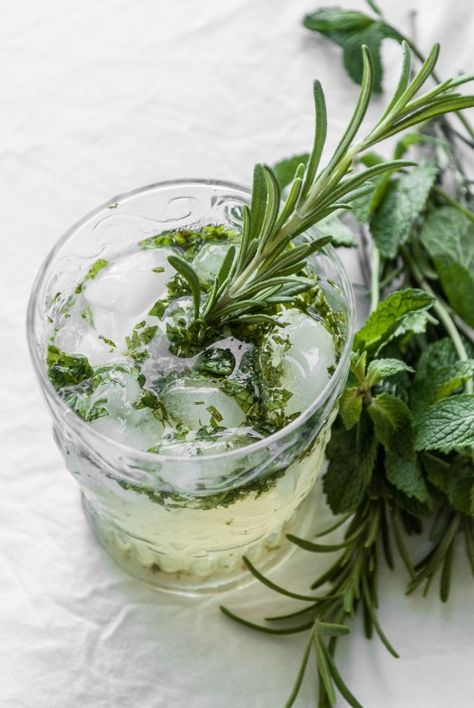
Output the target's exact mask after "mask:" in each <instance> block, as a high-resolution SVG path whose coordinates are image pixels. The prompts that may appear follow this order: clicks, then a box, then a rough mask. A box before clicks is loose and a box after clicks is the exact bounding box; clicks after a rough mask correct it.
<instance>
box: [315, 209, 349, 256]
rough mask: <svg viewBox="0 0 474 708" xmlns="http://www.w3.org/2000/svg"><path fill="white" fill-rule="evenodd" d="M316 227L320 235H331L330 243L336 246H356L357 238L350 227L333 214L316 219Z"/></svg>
mask: <svg viewBox="0 0 474 708" xmlns="http://www.w3.org/2000/svg"><path fill="white" fill-rule="evenodd" d="M317 228H318V231H320V232H321V235H322V236H330V237H331V244H332V245H333V246H336V248H355V247H356V246H357V240H356V238H355V236H354V234H353V233H352V231H351V229H350V228H349V227H348V226H346V225H345V224H343V223H342V221H341V220H340V219H339V218H338V217H337V216H336V215H335V214H331V215H330V216H327V217H326V218H325V219H321V221H318V224H317Z"/></svg>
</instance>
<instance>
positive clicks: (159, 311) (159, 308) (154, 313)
mask: <svg viewBox="0 0 474 708" xmlns="http://www.w3.org/2000/svg"><path fill="white" fill-rule="evenodd" d="M169 304H170V301H169V300H166V299H165V298H164V299H162V300H157V301H156V302H155V304H154V305H153V307H152V308H151V310H150V312H149V313H148V314H149V315H150V317H158V318H159V319H161V318H162V317H163V315H164V314H165V310H166V308H167V307H168V305H169Z"/></svg>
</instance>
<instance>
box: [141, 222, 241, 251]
mask: <svg viewBox="0 0 474 708" xmlns="http://www.w3.org/2000/svg"><path fill="white" fill-rule="evenodd" d="M239 238H240V237H239V234H238V233H237V232H236V231H234V230H233V229H229V228H227V227H226V226H223V225H215V224H209V225H207V226H204V227H203V228H202V229H177V230H176V231H164V232H162V233H161V234H157V235H156V236H151V237H150V238H146V239H144V240H143V241H140V243H139V245H140V247H141V248H144V249H148V248H163V247H168V248H169V247H171V248H177V249H179V251H180V252H181V253H182V254H183V255H184V256H185V258H187V259H188V260H192V259H193V258H194V256H195V255H196V254H197V253H198V252H199V251H200V249H201V248H202V246H203V245H204V243H217V242H219V241H237V240H238V239H239Z"/></svg>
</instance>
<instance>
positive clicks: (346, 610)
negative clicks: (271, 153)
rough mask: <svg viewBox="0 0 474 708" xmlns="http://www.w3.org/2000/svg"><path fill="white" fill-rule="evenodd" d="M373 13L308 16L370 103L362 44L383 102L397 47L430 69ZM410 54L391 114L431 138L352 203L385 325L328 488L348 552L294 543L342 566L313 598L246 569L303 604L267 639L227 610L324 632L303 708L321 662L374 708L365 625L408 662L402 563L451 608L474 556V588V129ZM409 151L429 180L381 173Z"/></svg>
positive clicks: (358, 342) (331, 681) (401, 146)
mask: <svg viewBox="0 0 474 708" xmlns="http://www.w3.org/2000/svg"><path fill="white" fill-rule="evenodd" d="M369 4H370V6H371V8H372V9H373V10H374V11H375V13H376V16H375V17H369V16H367V15H364V14H363V13H359V12H352V11H344V10H340V9H334V10H330V9H325V10H319V11H318V12H315V13H313V14H312V15H310V16H308V17H306V18H305V25H306V27H308V28H309V29H312V30H314V31H317V32H319V33H321V34H323V35H325V36H326V37H328V38H329V39H331V40H332V41H334V42H336V43H337V44H338V45H340V46H341V47H342V48H343V59H344V66H345V67H346V69H347V70H348V72H349V74H350V75H351V76H352V78H353V79H354V80H355V81H356V82H358V83H361V85H362V93H363V92H364V87H365V85H366V81H367V69H366V68H365V67H364V59H363V56H364V55H361V52H360V45H361V43H365V44H367V45H368V46H369V47H370V49H371V51H372V53H373V59H374V64H373V74H372V83H373V88H374V90H378V91H381V88H382V85H381V79H382V73H383V72H382V64H381V60H380V44H381V42H382V40H383V39H384V38H391V39H395V40H397V41H399V42H402V43H403V44H404V46H405V47H407V46H408V44H409V45H410V46H411V49H412V51H414V53H415V54H416V55H417V56H418V57H419V58H420V57H421V54H420V52H419V50H418V49H417V48H416V47H414V45H413V42H412V41H411V40H409V39H408V38H406V37H404V36H403V34H402V33H401V32H399V31H398V30H396V29H395V28H393V27H392V26H391V25H389V24H388V23H387V22H386V21H385V20H384V18H382V16H381V13H380V10H379V9H378V8H377V6H376V5H375V4H374V3H373V2H370V3H369ZM407 56H408V55H407V50H406V49H405V56H404V69H403V72H402V79H401V84H399V88H398V89H397V91H396V94H395V96H394V97H393V98H392V99H391V100H390V102H389V104H388V107H387V108H386V110H385V113H384V114H383V115H384V116H385V117H387V116H391V115H393V111H394V110H396V109H395V108H394V107H395V106H397V105H399V104H400V101H401V102H402V103H403V101H404V99H402V98H401V97H402V96H406V95H407V93H408V94H410V99H409V100H410V101H411V102H412V103H411V111H412V113H411V115H412V116H413V115H414V116H415V118H416V116H417V114H418V116H419V117H420V116H423V118H422V120H420V121H415V119H413V118H410V117H408V118H407V117H406V115H407V114H406V111H407V108H406V104H405V107H404V108H402V116H401V117H399V118H398V119H397V121H396V123H395V125H397V122H398V124H400V122H401V123H402V124H403V125H404V127H406V128H408V129H411V128H412V127H413V126H414V125H415V122H417V123H418V122H419V123H421V124H422V127H421V129H420V130H419V131H418V132H405V133H404V135H403V137H402V138H401V140H400V141H399V142H398V144H397V145H396V147H395V150H394V160H393V161H391V162H387V161H386V160H385V159H384V158H383V157H382V156H381V155H379V154H377V153H374V152H372V151H366V150H364V151H358V150H357V151H354V150H353V151H352V152H351V159H352V160H353V161H355V162H358V163H359V166H360V167H365V169H366V171H367V170H371V171H372V172H371V183H372V184H371V187H370V189H369V190H366V191H364V193H363V194H358V195H356V197H355V198H354V199H352V200H351V208H352V213H353V216H355V217H356V219H357V220H358V222H359V227H360V231H361V237H362V246H361V259H362V265H363V266H364V270H365V272H366V273H367V281H368V291H369V294H370V311H371V312H370V315H369V318H368V320H367V322H366V324H365V325H364V326H363V327H362V329H361V330H360V331H359V332H358V333H357V335H356V337H355V341H354V351H353V355H352V364H351V370H350V375H349V379H348V382H347V386H346V389H345V391H344V393H343V396H342V398H341V401H340V412H339V416H338V419H337V421H336V423H335V425H334V427H333V430H332V437H331V441H330V443H329V445H328V450H327V456H328V459H329V465H328V469H327V472H326V474H325V476H324V480H323V486H324V492H325V494H326V498H327V501H328V503H329V506H330V508H331V510H332V511H333V512H334V514H335V515H337V520H336V522H335V524H334V525H333V526H332V527H331V528H330V529H327V530H326V531H325V532H323V533H322V534H320V536H324V535H326V534H327V533H329V532H331V531H333V530H335V529H336V528H339V529H341V530H342V540H341V541H340V542H339V543H336V544H325V543H324V542H321V541H320V539H319V538H316V539H315V540H314V541H313V540H311V541H310V540H305V539H300V538H296V537H294V536H290V537H289V538H290V540H291V541H292V542H293V543H295V544H296V545H298V546H299V547H300V548H301V549H303V551H304V552H307V553H308V552H310V553H316V554H319V553H337V556H336V560H335V561H334V562H333V564H332V565H331V566H330V568H329V570H327V571H326V572H325V573H324V574H323V575H321V576H320V577H317V578H316V579H315V581H314V583H313V585H312V587H311V591H309V590H308V591H304V590H303V591H302V592H301V593H296V592H291V591H289V590H287V589H285V588H283V587H280V586H278V585H276V584H275V583H273V582H272V581H271V580H269V579H268V578H266V577H265V576H263V575H262V574H261V573H260V572H259V571H258V569H257V568H255V567H254V566H253V564H252V563H251V562H250V561H249V560H248V559H245V562H246V565H247V567H248V568H249V570H250V571H251V572H252V573H253V574H254V575H255V577H256V578H257V579H258V580H260V581H261V582H262V583H263V584H264V585H266V586H267V587H268V588H269V589H271V590H273V591H276V592H278V593H280V594H282V595H284V596H286V597H288V598H291V600H293V601H295V600H296V601H299V602H300V603H301V605H300V606H299V607H297V608H296V609H295V610H292V611H290V612H289V613H287V614H285V615H281V616H278V617H271V618H267V622H266V624H261V625H258V624H254V623H252V622H248V621H247V620H245V619H243V618H242V617H240V616H238V615H236V614H235V613H234V612H231V611H230V610H228V609H226V608H223V611H224V612H225V613H226V614H227V615H228V616H229V617H231V618H232V619H234V620H236V621H238V622H240V623H242V624H244V625H246V626H249V627H251V628H253V629H257V630H259V631H262V632H266V633H270V634H273V635H288V634H293V633H298V632H307V633H308V641H307V644H306V648H305V650H304V654H303V658H302V663H301V669H300V671H299V674H298V676H297V678H296V682H295V685H294V687H293V690H292V691H291V694H290V696H289V698H288V701H287V703H286V706H287V708H288V707H290V706H292V705H293V704H294V703H295V701H296V698H297V695H298V692H299V689H300V687H301V683H302V680H303V677H304V675H305V672H306V669H307V667H308V665H309V660H310V657H311V655H312V654H313V653H314V655H315V658H316V667H317V669H316V671H317V677H318V680H319V683H318V685H319V699H318V706H319V708H326V707H327V706H331V705H334V704H335V703H336V697H337V693H338V692H339V694H340V695H341V696H342V697H343V698H344V699H345V701H346V702H347V703H348V704H350V705H351V706H360V703H359V702H358V700H357V698H356V697H355V696H354V695H353V694H352V693H351V691H350V690H349V688H348V687H347V686H346V684H345V683H344V680H343V678H342V676H341V673H340V670H339V668H338V667H337V665H336V660H335V650H336V646H337V642H338V641H339V638H340V637H341V636H343V635H347V634H349V633H350V624H351V622H352V620H353V619H354V617H355V616H356V614H359V613H360V614H361V616H362V618H363V624H364V628H365V633H366V635H367V637H368V638H370V637H372V635H373V634H374V633H375V634H377V635H378V636H379V638H380V639H381V640H382V642H383V643H384V645H385V646H386V648H387V649H388V651H389V652H390V653H392V654H393V655H394V656H397V653H396V650H395V649H394V647H393V646H392V645H391V644H390V642H389V640H388V639H387V637H386V636H385V634H384V632H383V630H382V628H381V626H380V623H379V619H378V614H377V606H378V572H379V567H380V563H381V562H385V563H386V564H387V565H388V567H389V568H394V566H395V559H396V557H398V559H399V560H400V561H401V563H402V565H403V566H404V567H405V570H406V573H407V593H413V592H416V591H418V590H421V591H422V592H423V593H424V594H425V595H426V593H427V592H428V591H429V589H430V587H431V586H432V585H433V584H437V585H438V591H439V596H440V599H441V600H442V601H443V602H446V601H447V599H448V597H449V592H450V586H451V582H452V565H453V557H454V554H455V553H460V552H464V553H465V554H466V558H467V561H468V564H469V566H470V568H471V571H472V573H473V575H474V393H473V377H474V332H473V330H472V327H474V210H473V201H472V197H471V191H470V185H471V182H470V180H469V179H468V177H467V175H466V171H465V169H464V167H463V150H466V146H467V147H470V148H472V147H474V146H473V144H472V137H473V135H474V131H473V130H472V127H471V126H470V124H469V122H468V121H467V118H466V117H465V116H462V115H461V114H456V120H458V121H460V124H462V128H460V130H462V131H463V132H462V133H460V132H458V129H457V127H454V118H452V119H450V121H449V122H448V121H447V120H446V119H445V118H444V117H443V116H442V115H441V114H442V113H444V112H445V111H444V110H443V111H440V112H439V113H438V108H439V107H440V106H443V105H445V104H444V103H443V102H444V101H445V98H443V96H444V87H446V86H452V85H453V84H452V82H451V81H447V82H445V81H441V80H440V79H439V78H438V77H437V76H436V74H435V73H434V71H433V69H434V62H433V61H430V59H428V60H426V61H425V60H423V58H422V57H421V59H422V60H423V65H422V69H421V71H420V72H419V74H417V75H416V76H415V78H413V79H412V80H411V83H410V82H408V79H407V78H406V77H408V76H409V75H410V69H409V68H407V66H408V64H407ZM431 57H433V54H432V55H431ZM424 72H426V74H424ZM420 74H422V75H423V78H428V76H429V75H431V76H432V77H433V78H434V80H435V87H434V88H433V89H432V90H431V91H430V92H428V95H429V96H430V102H431V105H430V107H429V108H428V109H426V108H425V107H422V104H423V101H422V100H421V99H416V98H414V94H415V90H414V88H411V87H416V86H417V84H419V81H420V79H419V77H420ZM403 77H405V78H403ZM464 80H466V77H462V78H460V79H458V80H456V83H457V82H458V81H459V82H463V81H464ZM400 86H401V88H400ZM458 100H459V99H455V103H456V105H458V106H459V108H461V107H462V106H461V105H460V103H459V104H458V103H457V101H458ZM420 101H421V104H420ZM413 103H414V104H415V106H413ZM408 105H410V104H408ZM453 105H454V104H453ZM466 105H467V104H466ZM409 110H410V109H409ZM383 121H384V118H382V125H383ZM377 130H378V128H376V129H375V134H376V135H377ZM386 132H387V133H388V134H390V135H393V134H394V133H395V132H398V131H395V130H394V129H393V128H389V129H388V131H386ZM369 135H370V134H369ZM374 142H375V141H373V140H372V139H371V138H370V137H369V138H368V139H367V140H366V141H365V142H364V141H362V144H364V145H366V147H372V145H373V144H374ZM460 147H462V150H461V149H460ZM408 151H415V153H416V161H417V164H416V166H414V167H413V168H410V169H406V168H405V167H402V169H401V171H399V172H398V174H396V175H395V174H394V171H393V169H387V170H385V171H381V172H378V171H375V172H374V168H380V167H381V166H383V165H392V166H393V165H394V161H396V162H398V161H399V160H401V158H403V157H405V156H406V153H407V152H408ZM336 152H337V151H336ZM362 152H363V154H361V153H362ZM305 159H308V158H305V156H299V157H298V158H296V160H295V159H292V160H288V161H283V162H282V163H279V164H278V166H277V169H276V173H277V175H278V177H279V178H281V181H282V184H284V183H285V182H287V181H288V175H289V174H290V175H291V173H293V172H294V169H295V162H296V163H297V164H299V163H300V162H304V161H305ZM338 159H340V156H339V158H338ZM311 160H314V158H313V157H312V156H311V157H309V164H311ZM330 164H331V163H330ZM399 164H400V163H399V162H398V165H399ZM326 169H327V168H326ZM325 174H326V175H327V172H326V173H325ZM356 174H357V173H356ZM446 183H450V188H449V189H447V188H445V184H446ZM334 211H337V210H336V209H335V210H334ZM332 213H333V212H332ZM333 225H334V224H333ZM340 226H341V225H340V224H339V227H340ZM326 231H328V232H329V233H330V229H329V230H328V229H327V228H326ZM423 527H425V528H427V529H429V539H430V549H429V552H428V553H427V554H425V555H424V556H422V557H421V559H416V560H415V559H414V558H413V557H412V556H413V553H410V552H409V551H408V549H407V545H406V537H407V536H408V535H414V534H418V533H420V532H421V530H422V528H423ZM411 545H413V544H411Z"/></svg>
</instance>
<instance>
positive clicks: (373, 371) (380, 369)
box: [367, 359, 414, 386]
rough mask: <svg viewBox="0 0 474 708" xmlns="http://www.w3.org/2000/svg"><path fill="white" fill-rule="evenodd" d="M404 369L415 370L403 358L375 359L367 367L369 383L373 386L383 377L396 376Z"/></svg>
mask: <svg viewBox="0 0 474 708" xmlns="http://www.w3.org/2000/svg"><path fill="white" fill-rule="evenodd" d="M402 371H410V372H412V371H414V369H412V367H411V366H408V364H405V362H404V361H402V360H401V359H374V360H373V361H371V362H370V364H369V366H368V369H367V384H368V385H369V386H373V385H374V384H376V383H378V382H379V381H381V380H382V379H388V378H390V377H391V376H396V375H397V374H400V373H401V372H402Z"/></svg>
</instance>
